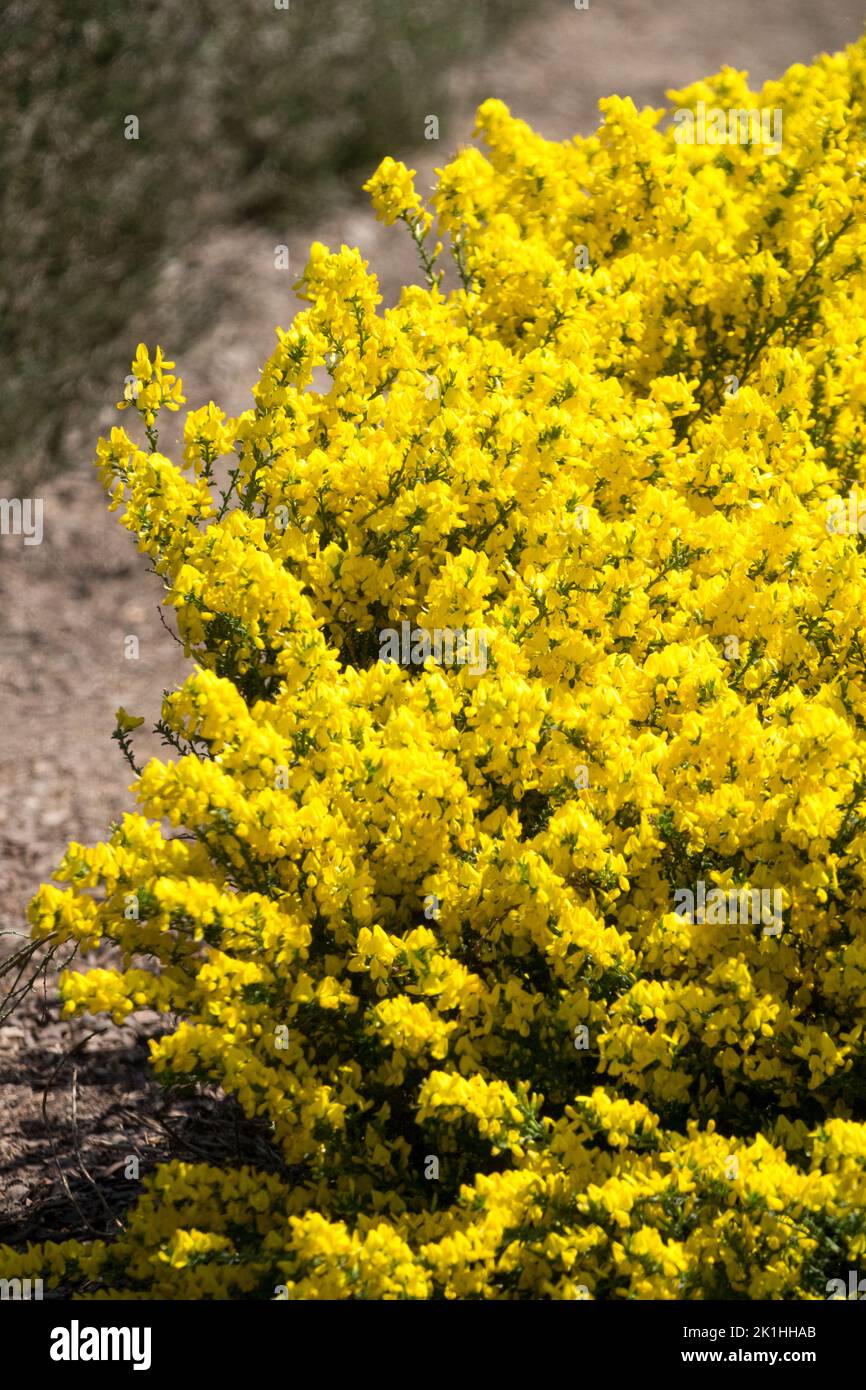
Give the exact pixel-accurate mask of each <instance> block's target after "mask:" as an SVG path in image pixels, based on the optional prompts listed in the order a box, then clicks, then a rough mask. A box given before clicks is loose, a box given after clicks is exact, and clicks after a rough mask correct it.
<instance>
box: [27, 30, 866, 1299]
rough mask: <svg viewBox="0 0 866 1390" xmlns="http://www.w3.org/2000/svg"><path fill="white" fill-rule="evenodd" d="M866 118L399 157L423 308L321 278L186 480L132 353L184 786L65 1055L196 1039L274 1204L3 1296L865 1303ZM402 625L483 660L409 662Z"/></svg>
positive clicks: (859, 68) (98, 894)
mask: <svg viewBox="0 0 866 1390" xmlns="http://www.w3.org/2000/svg"><path fill="white" fill-rule="evenodd" d="M864 76H866V44H864V43H861V44H860V45H857V46H855V47H854V48H852V49H851V50H849V51H848V52H847V53H846V54H844V55H838V56H835V57H826V58H822V59H820V60H818V61H817V62H816V63H815V64H814V65H813V66H811V67H804V66H797V67H794V68H792V69H791V70H790V71H789V72H788V73H787V74H786V76H785V77H784V78H783V79H782V80H781V81H778V82H772V83H769V84H767V86H766V87H765V88H764V90H763V91H762V92H760V93H752V92H750V91H749V89H748V86H747V83H746V78H745V76H744V75H742V74H739V73H736V72H734V71H732V70H725V71H724V72H722V74H721V75H719V76H717V77H715V78H712V79H710V80H708V81H705V82H700V83H697V84H695V85H694V86H692V87H690V88H689V89H687V90H685V91H682V92H679V93H674V94H672V96H673V99H674V101H675V102H676V103H677V104H678V105H679V106H680V107H682V108H689V109H693V108H695V107H696V105H697V103H698V102H700V101H703V102H705V103H708V104H709V105H715V106H718V107H721V108H725V109H728V108H733V107H736V108H750V107H769V108H773V109H775V108H779V109H781V110H782V111H783V113H784V140H783V145H782V149H781V150H780V151H777V152H772V151H770V150H768V149H767V148H766V147H764V146H762V145H760V144H757V143H755V144H737V145H725V146H719V145H710V144H705V145H700V144H691V145H690V144H686V143H680V142H678V140H677V139H676V138H675V132H674V127H673V126H667V127H665V125H664V123H663V121H662V119H661V118H662V113H661V112H659V111H643V112H638V111H637V110H636V109H635V108H634V106H633V105H632V103H631V102H630V101H628V100H620V99H618V98H611V99H609V100H607V101H605V102H603V103H602V114H603V121H602V124H601V126H600V128H599V130H598V131H597V133H595V134H594V135H592V136H591V137H589V138H586V139H580V138H578V139H575V140H573V141H567V142H564V143H562V144H551V143H547V142H545V141H544V140H543V139H541V138H540V137H539V136H537V135H536V134H534V133H533V131H532V130H530V129H529V128H528V127H527V126H526V125H524V124H523V123H521V122H520V121H518V120H515V119H512V117H511V116H510V115H509V113H508V111H507V110H506V109H505V107H504V106H503V105H502V104H501V103H499V102H496V101H489V102H487V103H485V105H484V106H482V108H481V110H480V112H479V118H478V125H479V132H480V134H481V135H482V136H483V137H484V141H485V142H486V149H487V153H486V154H483V153H482V152H481V151H480V150H479V149H476V148H474V147H471V148H465V149H463V150H461V151H460V152H459V153H458V154H457V156H456V157H455V158H454V159H453V161H452V162H451V163H449V164H448V165H447V167H445V168H444V169H443V170H442V171H441V173H440V177H439V182H438V186H437V188H436V190H435V192H434V193H433V196H432V201H431V206H430V208H428V207H426V206H425V205H424V204H423V203H422V201H421V199H420V198H419V196H418V194H417V193H416V191H415V189H414V186H413V183H412V178H411V173H410V171H408V170H406V169H405V168H404V167H403V166H402V165H399V164H397V163H395V162H394V161H392V160H385V161H384V163H383V164H382V165H381V166H380V168H379V169H378V171H377V172H376V174H375V175H374V176H373V177H372V179H371V180H370V182H369V184H368V185H367V187H368V190H369V192H370V194H371V196H372V198H373V201H374V204H375V206H376V209H377V212H378V214H379V215H380V216H381V217H382V218H383V219H384V220H385V221H386V222H394V221H398V220H399V221H402V222H404V223H405V224H406V227H407V229H408V232H409V233H410V234H411V235H412V236H413V237H414V238H415V240H416V242H417V243H418V246H419V250H420V253H421V256H422V260H423V263H424V265H425V267H426V269H427V272H428V280H429V288H426V289H425V288H421V287H410V288H407V289H406V290H405V291H404V292H403V295H402V298H401V300H400V302H399V304H398V305H397V306H396V307H395V308H393V309H391V310H388V311H387V312H385V313H382V312H380V311H377V306H378V304H379V294H378V292H377V282H376V279H375V276H374V275H372V274H371V273H370V272H369V270H368V268H367V266H366V264H365V263H364V262H363V261H362V259H361V258H360V256H359V254H358V253H357V252H356V251H354V250H352V249H350V248H347V247H345V246H344V247H342V248H341V249H340V250H339V251H335V252H332V251H329V250H327V249H326V248H325V247H324V246H321V245H314V246H313V247H312V250H311V254H310V259H309V263H308V266H307V270H306V272H305V277H304V281H303V292H304V294H305V296H306V300H307V302H308V307H307V308H306V309H305V310H304V312H303V313H301V314H300V316H299V317H298V318H297V319H296V320H295V321H294V323H293V324H292V325H291V327H290V328H289V329H288V330H285V331H283V330H282V329H280V330H278V335H277V336H278V341H277V346H276V348H275V350H274V352H273V355H272V356H271V358H270V360H269V361H268V362H267V364H266V366H265V368H264V370H263V372H262V376H261V379H260V381H259V382H258V384H257V386H256V387H255V390H254V404H253V406H252V407H251V408H250V409H249V410H248V411H246V412H245V413H244V414H242V415H241V416H240V417H239V418H238V419H227V418H226V417H225V416H224V415H223V414H222V412H221V411H219V410H218V409H217V408H216V407H215V406H214V405H212V404H211V405H208V406H206V407H204V408H203V409H200V410H196V411H193V412H192V413H190V414H189V415H188V416H187V417H186V425H185V429H184V448H183V458H182V459H178V460H177V461H176V462H173V461H171V460H170V459H169V458H167V457H165V456H164V455H163V454H162V453H160V452H159V441H158V428H159V413H160V410H163V409H177V408H178V407H179V406H180V405H181V404H182V397H181V394H180V384H179V382H178V381H177V380H176V379H175V377H174V376H173V374H172V365H173V364H171V363H170V362H166V361H165V360H163V358H162V356H161V354H160V353H159V352H156V353H155V354H154V355H151V354H149V353H148V351H147V350H146V349H145V348H144V347H141V348H139V351H138V354H137V357H136V360H135V363H134V371H135V375H136V378H137V380H138V383H139V389H138V391H137V392H136V391H132V392H131V393H130V394H131V395H133V396H134V397H135V399H134V402H122V404H124V405H126V404H133V406H134V409H137V410H138V412H139V413H140V415H141V416H142V419H143V422H144V427H145V431H146V434H147V445H146V446H144V445H143V444H142V445H141V446H139V445H138V444H136V443H135V442H133V439H132V438H131V437H130V436H129V435H128V434H127V433H125V432H124V430H122V429H119V428H117V429H114V430H113V431H112V433H111V437H110V439H107V440H101V441H100V444H99V468H100V471H101V474H102V477H103V478H104V480H105V484H106V487H107V488H108V490H109V492H110V494H111V497H112V506H113V507H117V508H120V509H122V521H123V524H124V525H125V526H126V527H127V528H128V529H129V530H130V531H131V532H132V533H133V534H134V535H135V537H136V538H137V540H138V544H139V547H140V549H141V550H142V551H144V552H145V553H146V554H147V556H148V557H149V559H150V562H151V563H152V565H153V566H154V567H155V569H156V570H157V572H158V573H159V574H160V575H161V576H162V577H163V579H164V582H165V587H166V590H167V595H166V599H165V602H166V603H167V604H169V605H171V606H172V607H173V608H174V609H175V612H176V617H177V623H178V627H179V631H180V634H181V636H182V638H183V641H184V643H185V646H186V649H187V651H188V653H189V655H190V657H191V658H192V659H193V661H194V669H193V671H192V673H191V675H190V676H189V679H188V680H187V681H186V682H185V684H184V685H183V686H182V687H181V688H180V689H179V690H178V691H176V692H174V693H171V694H169V695H167V696H166V698H165V701H164V705H163V711H162V721H161V725H160V728H161V730H162V732H163V734H164V737H165V738H166V740H167V741H168V742H169V743H170V744H171V745H172V746H173V749H174V750H175V753H176V756H174V757H172V756H169V757H167V758H166V759H154V760H151V761H149V762H148V763H147V764H146V766H145V767H144V768H143V770H142V771H141V773H140V775H139V776H137V779H136V784H135V793H136V797H137V802H138V807H139V810H138V812H137V813H136V814H127V815H125V816H124V818H123V820H122V822H121V823H119V824H118V825H116V826H115V827H114V829H113V832H112V834H111V836H110V838H109V839H108V840H107V842H106V843H105V844H102V845H99V846H97V847H96V848H84V847H82V846H80V845H77V844H73V845H72V846H70V848H69V850H68V852H67V854H66V856H65V858H64V860H63V863H62V866H61V868H60V871H59V874H58V881H59V882H60V883H61V884H62V886H61V887H56V886H51V885H47V886H44V887H43V888H42V889H41V890H40V891H39V893H38V894H37V896H36V898H35V899H34V902H33V904H32V906H31V909H30V915H31V921H32V924H33V930H34V932H35V933H36V934H37V935H39V934H49V933H59V934H60V935H61V936H62V937H63V938H65V939H70V940H72V939H75V940H77V941H78V942H79V943H80V944H81V946H82V948H83V949H84V950H85V951H87V950H91V949H92V948H94V947H96V946H97V945H98V944H99V943H100V942H112V943H114V944H115V946H116V947H117V948H119V951H120V953H121V954H122V964H121V966H120V967H119V968H117V969H97V968H93V969H89V970H88V969H83V970H80V971H74V972H70V973H68V974H67V975H66V976H65V977H64V980H63V994H64V998H65V1001H66V1002H65V1009H66V1012H67V1014H72V1013H78V1012H88V1013H91V1014H93V1013H99V1012H106V1013H108V1014H109V1015H110V1016H112V1017H113V1018H114V1020H115V1021H116V1022H117V1023H118V1024H121V1023H122V1022H123V1020H124V1019H125V1018H126V1017H127V1016H128V1015H129V1014H131V1013H132V1012H134V1011H135V1010H137V1009H142V1008H148V1009H158V1010H162V1011H164V1012H165V1014H166V1015H167V1026H166V1031H165V1032H164V1033H163V1034H162V1035H161V1036H160V1037H159V1038H158V1039H157V1040H155V1041H154V1042H153V1043H152V1045H151V1051H152V1062H153V1066H154V1068H155V1071H156V1073H157V1074H158V1075H160V1076H162V1077H163V1078H164V1079H167V1080H178V1079H181V1080H183V1079H187V1080H188V1079H190V1078H207V1079H208V1080H210V1081H215V1082H217V1083H219V1085H220V1086H222V1087H223V1088H224V1090H225V1091H226V1092H227V1093H229V1094H231V1095H233V1096H235V1097H236V1098H237V1100H238V1102H239V1103H240V1105H241V1106H242V1107H243V1110H244V1111H245V1112H246V1114H247V1115H248V1116H250V1117H259V1118H260V1119H262V1120H264V1122H265V1123H266V1124H267V1125H268V1126H269V1129H270V1134H271V1137H272V1143H273V1148H274V1153H275V1163H274V1165H273V1167H272V1169H271V1170H269V1171H267V1172H265V1171H257V1170H255V1169H254V1168H253V1167H250V1166H247V1167H243V1168H233V1167H225V1168H217V1167H212V1166H207V1165H189V1164H184V1163H169V1164H166V1165H163V1166H161V1167H160V1168H159V1169H158V1170H157V1171H156V1172H155V1173H153V1174H151V1175H150V1176H148V1177H147V1179H146V1181H145V1184H144V1190H143V1192H142V1194H141V1195H140V1197H139V1198H138V1200H137V1201H136V1203H135V1204H134V1206H133V1207H132V1208H131V1210H130V1211H129V1212H128V1214H127V1217H126V1220H125V1224H124V1228H123V1231H122V1233H121V1234H120V1235H119V1236H118V1237H117V1238H115V1239H113V1240H111V1241H109V1242H107V1243H103V1242H99V1241H97V1242H92V1243H85V1244H82V1243H78V1242H74V1241H68V1242H64V1243H62V1244H58V1245H49V1246H44V1247H39V1248H34V1249H30V1250H29V1251H27V1252H19V1253H18V1254H14V1253H13V1252H12V1251H9V1250H7V1251H6V1252H5V1255H4V1263H5V1264H6V1265H8V1266H9V1267H10V1269H12V1270H17V1271H20V1272H22V1273H23V1272H27V1271H28V1270H29V1271H32V1272H38V1271H41V1270H44V1269H45V1267H46V1263H48V1264H50V1267H51V1269H52V1270H53V1271H54V1276H55V1277H56V1278H61V1279H62V1280H63V1281H64V1283H65V1284H66V1285H68V1286H70V1285H71V1286H72V1287H73V1288H75V1289H78V1290H80V1291H103V1292H104V1291H106V1290H110V1291H114V1292H116V1293H124V1294H132V1295H135V1294H139V1295H143V1296H162V1297H173V1298H199V1297H201V1298H208V1297H233V1298H237V1297H257V1298H261V1297H271V1298H272V1297H274V1296H286V1295H287V1296H288V1297H290V1298H295V1299H300V1298H323V1297H334V1298H381V1297H387V1298H391V1297H408V1298H434V1297H446V1298H524V1297H532V1298H574V1297H581V1296H586V1295H588V1296H590V1297H594V1298H623V1297H632V1298H683V1299H699V1298H707V1297H725V1298H742V1297H749V1298H767V1297H769V1298H823V1297H826V1288H827V1281H828V1279H830V1278H834V1277H839V1276H841V1277H844V1272H845V1270H846V1269H847V1268H848V1267H849V1265H851V1266H856V1263H857V1261H858V1260H859V1261H860V1262H861V1264H862V1260H863V1257H864V1255H866V1185H864V1157H866V1044H864V1022H863V1016H864V1004H866V918H864V911H863V909H864V903H866V879H864V862H866V834H864V829H866V809H864V806H866V800H864V798H866V755H864V746H863V728H864V716H866V683H864V682H866V673H864V650H863V642H862V615H863V611H864V602H866V558H864V543H863V540H862V537H861V535H860V532H859V530H858V527H857V525H856V521H855V524H854V525H843V524H835V523H834V524H831V520H832V518H833V517H836V519H837V521H838V517H839V515H841V513H840V512H839V507H840V505H841V504H840V503H838V502H837V500H835V499H840V498H841V499H843V500H844V503H845V511H844V515H845V517H846V518H849V512H848V510H847V508H848V505H849V502H850V498H853V502H851V505H852V506H854V507H855V508H856V505H857V499H858V491H857V489H858V486H859V484H860V483H861V482H862V481H863V478H862V475H863V471H864V466H866V465H864V440H866V410H864V405H866V377H864V369H863V362H864V353H866V281H864V268H863V251H864V221H863V213H864V200H866V185H864V181H863V159H864V120H866V104H864ZM434 214H435V217H434ZM437 236H441V237H442V239H443V241H444V243H445V244H446V245H447V246H448V247H449V249H450V253H451V256H452V258H453V265H454V267H455V269H454V271H453V287H452V288H447V286H448V283H449V281H448V280H447V279H443V278H441V276H440V266H441V265H443V264H444V262H445V260H446V259H447V256H446V253H444V252H443V250H442V244H441V243H440V242H439V241H438V240H436V238H437ZM582 248H585V250H583V249H582ZM449 273H450V272H449ZM314 374H315V375H314ZM326 374H327V375H326ZM849 494H850V497H849ZM849 519H850V518H849ZM404 623H405V624H408V629H407V630H408V631H409V632H411V633H412V634H413V638H412V640H413V642H414V641H415V640H416V638H417V635H418V630H419V629H420V630H422V631H423V632H426V633H428V634H431V633H436V632H439V633H442V632H454V631H462V632H474V633H476V634H478V635H480V637H481V638H483V644H482V645H483V650H484V651H485V653H486V662H485V663H480V664H479V663H476V665H475V666H474V667H472V666H471V665H470V664H469V663H467V662H462V663H461V662H458V661H456V660H455V661H453V662H451V663H450V664H448V663H447V662H446V661H445V660H441V661H437V660H436V658H435V656H430V657H429V658H428V659H427V660H426V661H424V660H423V658H424V647H423V639H422V640H419V642H418V646H417V653H418V659H417V660H416V661H415V662H414V663H413V662H411V661H409V662H406V661H405V660H397V661H383V660H381V659H380V655H381V651H382V642H383V637H382V634H383V633H385V632H386V631H387V630H388V629H394V630H396V631H398V632H401V631H403V627H402V625H403V624H404ZM404 656H405V654H404ZM482 666H483V669H482ZM135 722H136V721H135V720H134V719H133V718H131V717H129V716H127V715H126V714H125V712H121V713H120V715H119V725H118V730H117V734H118V737H119V738H120V739H121V742H122V743H123V744H124V747H125V748H126V750H127V752H129V754H130V756H131V757H134V752H133V749H134V740H135V733H134V727H133V726H134V725H135ZM169 827H170V828H169ZM700 884H704V885H705V891H706V894H707V904H708V905H707V908H706V911H705V912H704V913H701V912H700V911H694V912H689V911H688V910H684V909H682V907H680V908H679V910H675V904H676V903H677V895H678V894H680V893H681V892H683V891H684V890H691V891H693V892H694V893H695V894H697V893H698V891H699V889H698V886H699V885H700ZM714 890H723V893H718V892H716V893H715V900H716V901H719V900H723V902H724V904H726V905H727V906H726V909H724V910H717V909H712V908H711V907H710V906H709V903H710V900H711V897H712V896H713V893H714ZM761 893H763V894H764V895H765V899H760V898H759V899H758V900H759V901H765V900H769V901H772V902H773V903H778V904H779V911H778V914H777V915H776V916H773V917H769V918H768V917H766V916H763V917H757V918H756V917H755V915H754V913H753V914H752V915H749V912H748V911H745V910H743V911H738V909H737V905H738V904H739V905H742V904H745V905H746V906H748V905H749V904H751V903H752V902H753V901H754V900H755V899H754V898H753V897H752V896H751V895H752V894H757V895H760V894H761Z"/></svg>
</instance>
